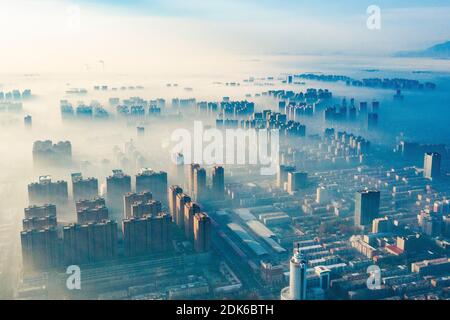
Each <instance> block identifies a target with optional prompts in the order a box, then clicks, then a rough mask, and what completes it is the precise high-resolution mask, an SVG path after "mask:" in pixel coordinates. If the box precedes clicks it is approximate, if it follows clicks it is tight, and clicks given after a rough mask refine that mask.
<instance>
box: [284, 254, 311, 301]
mask: <svg viewBox="0 0 450 320" xmlns="http://www.w3.org/2000/svg"><path fill="white" fill-rule="evenodd" d="M306 269H307V262H306V259H305V258H304V257H303V255H302V254H301V253H300V250H299V248H298V247H297V248H295V249H294V255H293V256H292V258H291V260H290V267H289V287H286V288H284V289H282V290H281V300H306Z"/></svg>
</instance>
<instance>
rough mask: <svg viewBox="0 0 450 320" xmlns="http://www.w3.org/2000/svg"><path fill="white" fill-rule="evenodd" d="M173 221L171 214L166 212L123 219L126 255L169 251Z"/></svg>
mask: <svg viewBox="0 0 450 320" xmlns="http://www.w3.org/2000/svg"><path fill="white" fill-rule="evenodd" d="M171 223H172V220H171V217H170V215H169V214H167V213H164V212H160V213H158V214H157V215H145V216H143V217H139V218H134V217H133V218H130V219H125V220H123V234H124V247H125V255H126V256H138V255H144V254H149V253H154V252H165V251H167V250H168V249H169V248H170V243H171V241H170V225H171Z"/></svg>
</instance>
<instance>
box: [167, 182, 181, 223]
mask: <svg viewBox="0 0 450 320" xmlns="http://www.w3.org/2000/svg"><path fill="white" fill-rule="evenodd" d="M180 193H183V189H182V188H181V187H180V186H177V185H174V186H170V187H169V189H168V191H167V200H168V202H169V213H170V215H171V216H172V219H173V220H174V221H175V215H176V210H177V195H178V194H180Z"/></svg>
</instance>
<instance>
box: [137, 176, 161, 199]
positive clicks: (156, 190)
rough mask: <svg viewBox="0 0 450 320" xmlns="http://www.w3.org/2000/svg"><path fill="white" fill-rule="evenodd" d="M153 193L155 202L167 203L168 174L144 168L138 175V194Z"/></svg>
mask: <svg viewBox="0 0 450 320" xmlns="http://www.w3.org/2000/svg"><path fill="white" fill-rule="evenodd" d="M145 191H148V192H151V193H152V194H153V198H154V199H155V200H159V201H161V202H162V203H165V202H166V201H167V173H166V172H164V171H159V172H156V171H153V170H152V169H149V168H143V169H141V171H140V172H139V173H138V174H137V175H136V192H145Z"/></svg>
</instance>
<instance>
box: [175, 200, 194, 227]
mask: <svg viewBox="0 0 450 320" xmlns="http://www.w3.org/2000/svg"><path fill="white" fill-rule="evenodd" d="M189 202H191V197H189V196H188V195H187V194H184V193H179V194H177V199H176V212H175V219H174V220H175V223H176V224H177V226H178V227H179V228H180V229H181V230H183V231H184V207H185V205H186V203H189Z"/></svg>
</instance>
